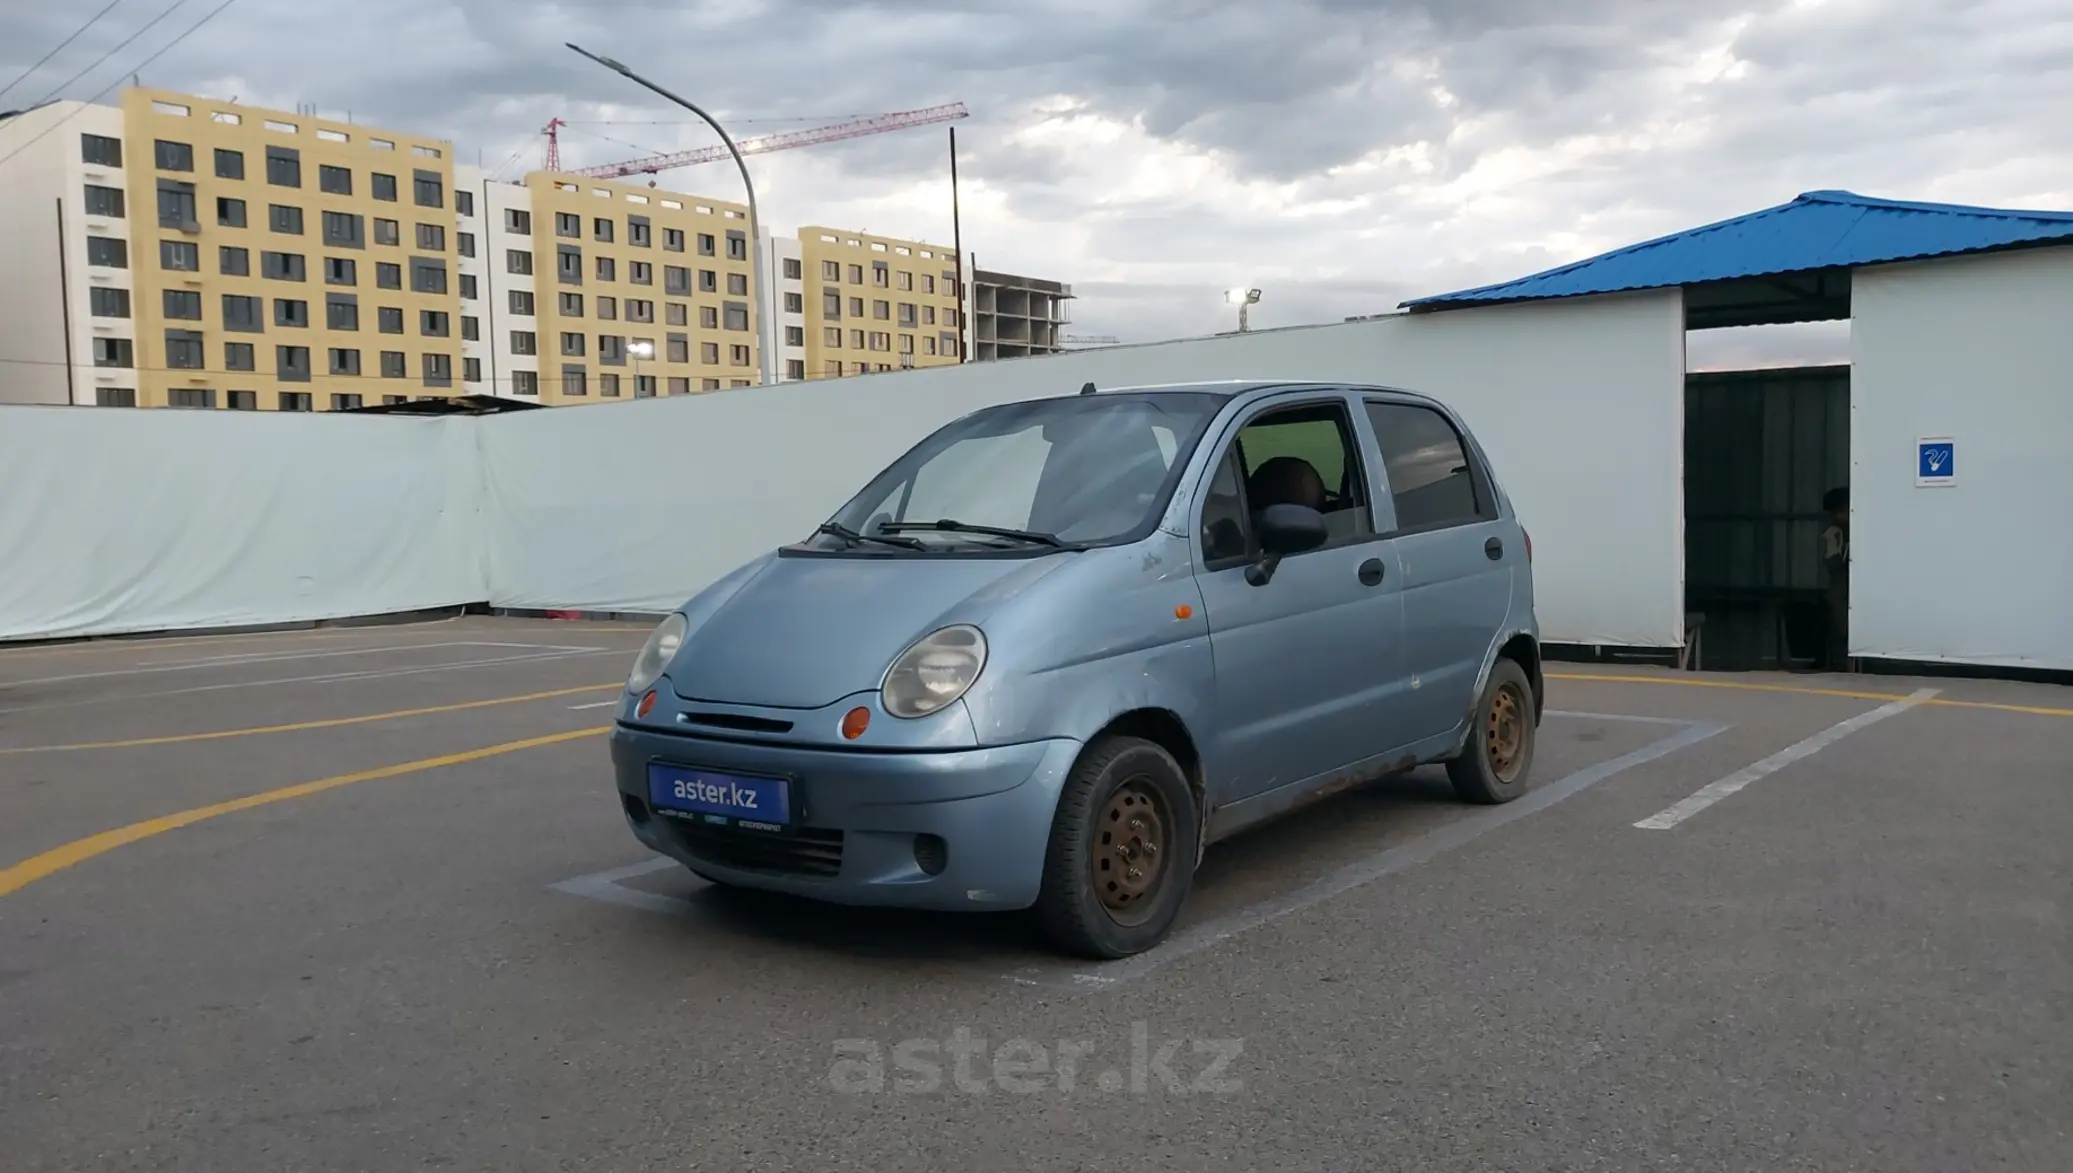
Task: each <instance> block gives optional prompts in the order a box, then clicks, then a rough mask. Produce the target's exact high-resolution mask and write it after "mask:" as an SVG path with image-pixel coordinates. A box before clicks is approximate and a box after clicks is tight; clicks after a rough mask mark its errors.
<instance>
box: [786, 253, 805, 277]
mask: <svg viewBox="0 0 2073 1173" xmlns="http://www.w3.org/2000/svg"><path fill="white" fill-rule="evenodd" d="M802 275H803V274H802V272H801V270H800V268H799V258H798V257H786V258H785V279H786V280H788V281H797V280H799V279H800V278H801V277H802Z"/></svg>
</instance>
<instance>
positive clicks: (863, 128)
mask: <svg viewBox="0 0 2073 1173" xmlns="http://www.w3.org/2000/svg"><path fill="white" fill-rule="evenodd" d="M970 114H971V111H969V110H967V109H965V104H964V103H963V102H951V103H948V104H947V105H942V106H924V107H922V108H921V109H919V110H897V111H894V112H893V113H891V114H875V115H872V116H871V117H869V118H856V119H851V120H850V121H847V122H835V123H830V124H829V125H827V126H816V127H813V128H811V129H808V130H788V131H785V132H784V133H782V134H766V135H761V136H758V137H756V138H745V139H740V140H737V141H736V142H735V144H734V149H735V150H738V151H740V152H741V153H742V154H744V155H761V154H767V153H769V152H771V151H789V150H791V149H793V148H794V147H810V146H813V145H815V144H817V143H832V142H839V141H841V140H843V139H852V138H863V137H864V136H866V135H873V134H885V133H886V132H888V131H894V130H905V129H907V128H908V127H912V126H930V125H933V124H935V123H939V122H955V121H957V120H958V119H960V118H966V117H969V116H970ZM567 125H568V123H566V122H563V121H562V120H561V119H559V118H555V119H550V120H549V121H548V123H547V126H546V127H545V130H546V134H547V169H548V170H549V171H556V172H560V171H561V140H560V136H559V135H558V134H557V133H556V132H557V131H559V130H560V128H562V127H564V126H567ZM727 157H728V156H727V148H726V147H725V146H724V145H722V146H715V147H698V148H695V149H693V150H689V151H676V152H673V153H671V154H667V155H651V156H649V157H648V158H645V159H630V160H628V161H626V162H624V163H605V164H601V165H599V166H596V167H582V168H578V169H576V170H573V171H567V172H562V173H563V174H567V175H587V176H589V177H591V178H593V179H622V178H624V177H626V176H628V175H642V174H647V175H653V174H655V173H656V172H658V171H667V170H669V169H671V168H673V167H695V166H697V165H698V164H700V163H711V162H714V161H716V160H720V159H725V158H727Z"/></svg>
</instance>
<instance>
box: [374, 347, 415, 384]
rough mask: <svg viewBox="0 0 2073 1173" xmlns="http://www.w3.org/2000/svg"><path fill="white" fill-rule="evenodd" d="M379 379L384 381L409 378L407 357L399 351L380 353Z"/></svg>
mask: <svg viewBox="0 0 2073 1173" xmlns="http://www.w3.org/2000/svg"><path fill="white" fill-rule="evenodd" d="M381 377H382V378H384V379H407V378H409V377H410V364H409V356H407V355H405V354H404V353H403V352H402V351H400V350H384V351H382V352H381Z"/></svg>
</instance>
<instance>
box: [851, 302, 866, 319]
mask: <svg viewBox="0 0 2073 1173" xmlns="http://www.w3.org/2000/svg"><path fill="white" fill-rule="evenodd" d="M849 316H850V317H852V318H861V317H863V316H864V299H863V298H861V297H852V298H850V299H849Z"/></svg>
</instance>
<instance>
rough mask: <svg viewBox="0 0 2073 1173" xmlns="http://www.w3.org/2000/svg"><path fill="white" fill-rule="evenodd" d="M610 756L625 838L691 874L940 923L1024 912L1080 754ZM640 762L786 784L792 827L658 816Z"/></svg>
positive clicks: (647, 750)
mask: <svg viewBox="0 0 2073 1173" xmlns="http://www.w3.org/2000/svg"><path fill="white" fill-rule="evenodd" d="M611 744H612V766H613V772H614V774H615V775H616V776H617V779H618V785H619V795H620V805H621V807H622V808H623V809H624V810H625V812H626V817H627V824H628V826H629V827H630V828H631V829H632V830H633V833H634V836H635V837H636V838H638V839H639V840H640V841H641V842H642V843H644V844H646V845H647V846H648V847H650V848H652V849H654V850H655V851H658V852H660V853H662V854H664V855H667V856H670V857H671V858H674V859H676V860H678V861H680V862H681V863H683V864H684V865H685V866H686V867H689V868H691V869H693V870H694V871H697V872H700V873H703V874H704V875H707V876H710V877H711V878H713V879H715V880H720V881H723V882H725V883H730V884H736V885H739V886H741V887H746V888H760V889H765V890H769V891H775V892H787V893H791V894H793V895H797V896H806V897H811V898H813V899H817V900H825V901H829V902H832V903H836V904H852V905H891V906H898V907H906V908H931V909H952V910H978V909H1013V908H1027V907H1029V906H1030V905H1031V904H1034V903H1035V902H1036V898H1037V891H1038V888H1039V886H1040V885H1041V883H1042V879H1043V870H1044V853H1045V849H1046V847H1047V845H1048V844H1049V841H1050V835H1051V820H1052V816H1053V815H1054V814H1055V813H1056V811H1057V809H1058V795H1059V793H1060V791H1061V790H1063V788H1064V786H1065V778H1066V775H1067V774H1068V773H1069V772H1070V771H1071V769H1072V764H1073V761H1074V760H1075V759H1076V758H1077V757H1078V756H1079V752H1080V748H1081V747H1080V743H1079V742H1077V741H1070V740H1064V739H1060V740H1053V741H1037V742H1028V743H1024V744H1020V745H1007V746H996V747H993V748H988V749H971V750H957V751H950V752H933V753H931V752H889V753H888V752H878V753H868V752H857V751H842V750H829V749H817V748H813V747H809V746H797V745H778V744H769V743H751V742H745V741H729V740H720V739H716V738H707V737H690V736H683V735H679V734H675V733H664V732H658V731H655V730H651V729H644V728H638V727H634V726H629V725H620V726H617V727H616V728H614V729H613V731H612V737H611ZM651 762H668V763H671V764H673V765H679V766H693V767H702V768H705V769H710V770H717V771H736V772H740V773H746V774H778V775H784V776H787V777H790V778H791V779H793V782H792V787H793V799H792V801H793V804H794V808H795V810H796V811H797V815H796V817H795V820H794V821H795V824H796V827H795V829H794V830H793V831H791V832H789V833H786V834H778V833H774V832H767V831H753V830H748V829H746V828H739V827H716V826H711V825H708V824H705V823H702V822H696V821H691V820H686V819H681V818H676V817H671V816H667V815H663V814H660V813H657V812H655V811H654V810H653V809H652V808H650V807H649V805H648V765H649V763H651ZM922 836H935V837H937V840H938V841H937V842H933V843H932V842H929V841H927V840H923V839H921V838H919V837H922Z"/></svg>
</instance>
